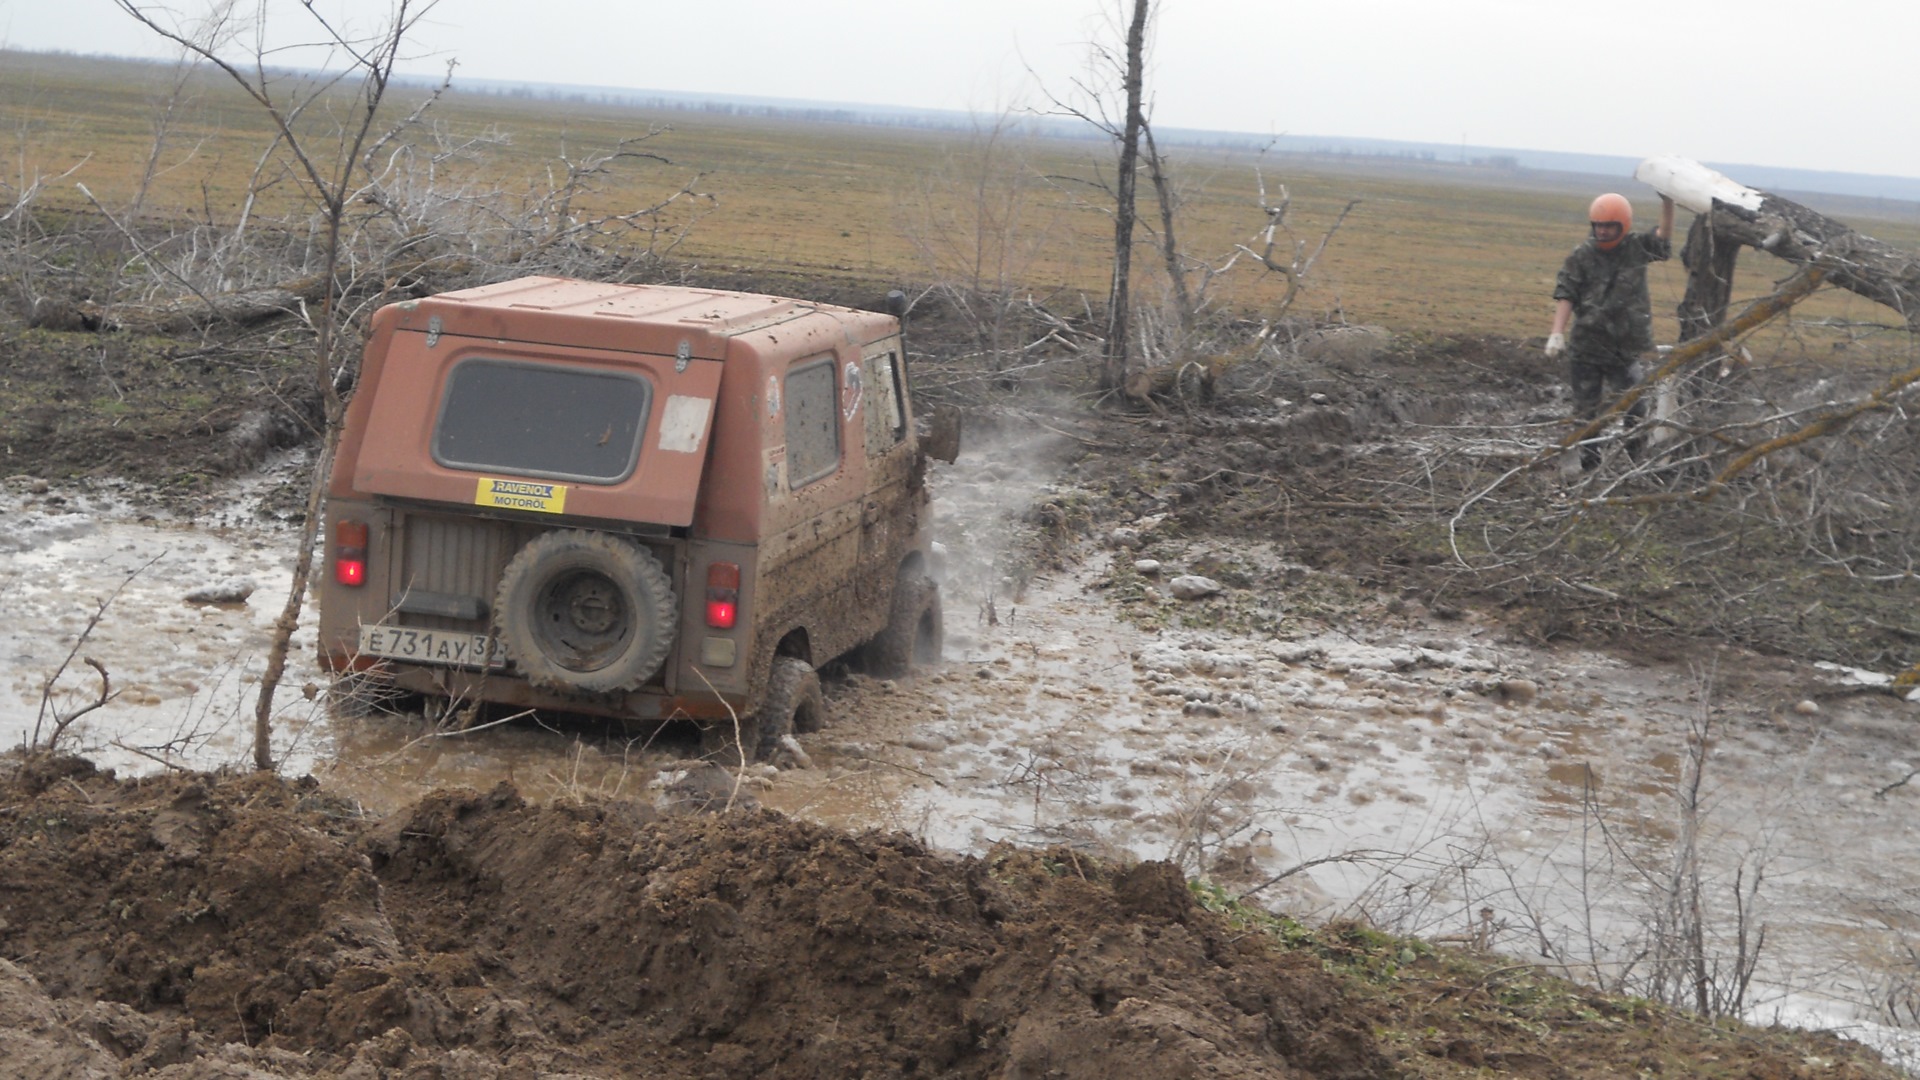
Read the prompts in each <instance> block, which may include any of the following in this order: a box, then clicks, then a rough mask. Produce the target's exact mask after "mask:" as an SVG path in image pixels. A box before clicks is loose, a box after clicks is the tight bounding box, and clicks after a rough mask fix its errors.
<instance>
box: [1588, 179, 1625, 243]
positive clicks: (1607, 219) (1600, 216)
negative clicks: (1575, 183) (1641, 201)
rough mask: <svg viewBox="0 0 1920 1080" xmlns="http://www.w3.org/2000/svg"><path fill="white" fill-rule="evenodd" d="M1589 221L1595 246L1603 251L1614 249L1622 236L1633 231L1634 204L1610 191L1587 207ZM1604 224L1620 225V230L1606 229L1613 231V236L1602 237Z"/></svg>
mask: <svg viewBox="0 0 1920 1080" xmlns="http://www.w3.org/2000/svg"><path fill="white" fill-rule="evenodd" d="M1587 221H1588V222H1589V223H1591V225H1592V227H1593V243H1594V246H1596V247H1598V248H1599V249H1600V250H1601V251H1612V250H1613V249H1614V248H1617V247H1619V246H1620V241H1621V239H1622V238H1624V237H1625V236H1626V235H1627V234H1628V233H1629V232H1632V231H1633V205H1632V204H1631V203H1629V202H1627V200H1626V198H1625V197H1623V196H1620V195H1615V194H1614V193H1613V192H1611V191H1609V192H1607V193H1606V194H1605V195H1602V196H1600V197H1599V198H1597V199H1595V200H1593V205H1592V206H1589V207H1587ZM1602 225H1618V226H1620V231H1619V232H1617V233H1614V232H1613V230H1611V229H1609V230H1606V231H1607V232H1609V233H1612V236H1611V237H1610V238H1608V239H1602V238H1601V235H1600V233H1601V229H1600V226H1602Z"/></svg>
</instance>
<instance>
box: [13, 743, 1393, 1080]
mask: <svg viewBox="0 0 1920 1080" xmlns="http://www.w3.org/2000/svg"><path fill="white" fill-rule="evenodd" d="M0 882H4V885H3V886H0V920H4V921H3V922H0V945H4V947H5V954H4V955H6V956H7V957H11V958H13V959H14V960H15V961H16V963H17V966H5V967H0V1018H4V1019H6V1020H8V1021H10V1022H9V1023H8V1024H7V1027H8V1029H9V1031H10V1032H11V1033H12V1034H11V1035H10V1036H9V1037H8V1038H7V1039H4V1040H0V1055H4V1056H5V1058H6V1059H7V1060H8V1062H9V1067H10V1069H12V1070H15V1071H17V1070H20V1069H27V1070H29V1071H34V1072H39V1073H41V1074H47V1075H52V1074H61V1073H63V1074H65V1075H76V1076H79V1075H102V1076H110V1075H118V1074H120V1073H121V1072H123V1071H124V1072H129V1073H131V1072H134V1071H144V1070H156V1069H158V1070H167V1071H173V1070H181V1071H180V1072H179V1075H189V1074H191V1075H218V1074H219V1072H220V1071H221V1070H223V1069H226V1068H228V1067H232V1068H235V1069H238V1068H242V1067H244V1068H251V1069H255V1070H262V1071H265V1072H267V1073H268V1074H277V1075H286V1076H308V1075H353V1074H355V1073H358V1074H361V1075H388V1074H407V1075H413V1074H415V1071H416V1070H418V1071H419V1074H420V1075H462V1076H495V1075H501V1076H504V1075H525V1074H527V1073H528V1072H556V1071H557V1072H562V1073H574V1074H582V1075H592V1076H687V1077H706V1076H741V1075H752V1076H791V1077H804V1076H822V1077H826V1076H833V1077H840V1076H853V1075H864V1076H901V1077H907V1076H955V1077H967V1076H980V1077H986V1076H996V1077H998V1076H1009V1077H1025V1076H1033V1077H1039V1076H1050V1077H1076V1076H1084V1077H1096V1076H1099V1077H1106V1076H1117V1075H1129V1076H1137V1077H1149V1078H1151V1077H1175V1076H1183V1077H1184V1076H1211V1077H1236V1076H1247V1077H1252V1076H1301V1077H1346V1076H1375V1075H1381V1074H1382V1073H1383V1072H1385V1071H1386V1068H1387V1066H1386V1063H1385V1059H1384V1058H1383V1057H1381V1055H1380V1053H1379V1052H1378V1050H1376V1048H1375V1046H1374V1044H1373V1040H1372V1037H1371V1035H1370V1034H1369V1033H1368V1029H1367V1024H1366V1020H1365V1017H1364V1016H1362V1015H1359V1014H1358V1013H1357V1011H1356V1010H1355V1009H1354V1008H1353V1007H1352V1004H1351V1002H1349V1001H1347V1000H1346V999H1345V998H1344V997H1343V994H1342V991H1341V990H1340V988H1339V986H1338V984H1337V983H1336V982H1335V980H1334V979H1333V977H1331V976H1329V975H1327V974H1325V973H1324V972H1323V971H1322V970H1321V968H1320V965H1319V961H1318V960H1317V959H1316V958H1312V957H1310V956H1305V955H1296V954H1292V953H1289V952H1287V951H1284V950H1282V949H1279V948H1277V947H1276V946H1274V945H1272V944H1270V943H1269V942H1268V941H1267V940H1266V939H1263V938H1260V937H1258V936H1252V937H1249V936H1248V935H1245V934H1244V933H1241V932H1238V931H1234V930H1231V929H1229V928H1228V927H1227V925H1226V924H1225V923H1224V922H1222V921H1221V920H1220V919H1219V918H1218V917H1217V916H1215V915H1212V914H1211V913H1209V912H1206V911H1204V910H1201V909H1200V908H1199V907H1197V906H1196V905H1195V903H1194V901H1193V899H1192V896H1191V894H1190V893H1189V892H1188V891H1187V887H1186V884H1185V882H1184V881H1183V880H1182V879H1181V877H1180V876H1179V874H1178V873H1177V872H1175V871H1173V870H1172V869H1171V868H1169V867H1166V866H1163V865H1160V864H1144V865H1141V866H1137V867H1132V868H1128V869H1119V868H1114V867H1111V866H1108V865H1105V864H1100V863H1094V862H1089V861H1086V860H1084V859H1076V858H1074V857H1073V856H1071V855H1067V854H1064V853H1062V854H1058V855H1047V854H1040V853H1014V852H1008V853H1005V854H1002V855H999V856H996V857H993V858H988V859H969V860H964V861H956V860H953V859H951V858H948V857H943V856H939V855H935V854H933V853H931V852H929V851H927V850H926V849H924V848H922V847H920V846H918V845H917V844H915V843H913V842H912V841H910V840H908V839H906V838H904V837H900V836H880V835H869V836H850V835H846V834H842V833H838V832H834V831H831V830H828V829H824V828H820V827H816V826H812V825H807V824H803V823H800V822H796V821H793V820H790V819H787V818H784V817H781V816H779V815H777V814H773V813H771V812H761V811H755V812H749V813H745V814H731V815H725V816H711V815H693V816H671V817H661V816H659V815H657V814H656V813H655V812H654V811H653V810H652V809H651V808H650V807H648V806H644V805H639V804H633V803H621V802H601V801H595V802H581V803H565V804H559V805H552V806H544V807H534V806H529V805H527V804H526V803H525V802H524V801H523V800H522V799H521V798H520V797H519V795H518V794H517V793H515V792H514V791H513V790H511V789H509V788H504V787H503V788H499V789H496V790H494V791H491V792H488V793H485V794H480V793H475V792H471V791H462V792H454V793H445V794H436V795H433V796H430V797H429V798H427V799H426V800H424V801H423V802H421V803H420V804H418V805H417V806H415V807H414V808H412V809H411V810H410V811H407V812H405V813H402V814H399V815H396V816H394V817H391V818H388V819H385V820H370V819H366V818H362V817H360V816H359V815H357V814H356V813H354V812H353V810H352V808H351V807H348V806H346V805H343V804H341V803H340V802H338V801H337V800H334V799H332V798H331V797H329V796H327V795H325V794H324V793H322V792H320V791H319V790H318V789H316V788H315V787H313V786H311V784H309V783H293V782H285V781H281V780H278V779H275V778H271V777H258V776H249V777H241V778H232V779H218V780H216V779H214V778H210V777H206V776H187V775H178V776H166V777H160V778H156V779H150V780H144V781H126V782H120V781H116V780H114V779H113V778H112V777H110V776H103V775H97V774H94V773H93V772H92V770H91V767H89V766H87V765H85V763H84V762H65V763H54V764H53V765H51V766H49V765H48V764H46V763H41V764H39V765H36V766H35V767H34V768H32V769H16V770H15V771H14V772H13V773H12V775H11V776H9V777H7V778H6V780H5V781H4V782H3V783H0ZM235 1075H238V1073H235ZM254 1075H258V1073H257V1072H256V1073H255V1074H254Z"/></svg>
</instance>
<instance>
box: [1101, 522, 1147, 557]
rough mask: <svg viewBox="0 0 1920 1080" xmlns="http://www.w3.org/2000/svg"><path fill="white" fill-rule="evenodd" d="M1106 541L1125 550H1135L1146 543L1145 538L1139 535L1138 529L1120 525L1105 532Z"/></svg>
mask: <svg viewBox="0 0 1920 1080" xmlns="http://www.w3.org/2000/svg"><path fill="white" fill-rule="evenodd" d="M1107 543H1109V544H1111V545H1113V546H1114V547H1117V548H1120V549H1122V550H1125V551H1137V550H1139V549H1140V547H1141V546H1142V545H1144V544H1145V543H1146V539H1145V538H1144V537H1142V536H1141V535H1140V530H1139V529H1129V528H1126V527H1124V526H1122V527H1121V528H1118V529H1115V530H1113V531H1112V532H1110V533H1108V534H1107Z"/></svg>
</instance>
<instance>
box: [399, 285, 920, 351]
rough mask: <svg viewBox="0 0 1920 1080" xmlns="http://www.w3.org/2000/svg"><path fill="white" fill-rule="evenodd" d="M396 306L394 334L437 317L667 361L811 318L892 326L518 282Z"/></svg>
mask: <svg viewBox="0 0 1920 1080" xmlns="http://www.w3.org/2000/svg"><path fill="white" fill-rule="evenodd" d="M397 306H398V307H399V308H400V311H401V314H400V323H399V326H398V327H397V328H398V329H406V330H422V331H428V332H431V331H432V329H433V328H432V327H431V326H430V325H429V324H430V322H431V320H432V319H434V318H436V317H437V318H439V319H440V320H441V324H440V326H439V329H440V330H441V331H442V332H444V333H449V334H461V335H466V336H472V337H487V338H501V339H508V340H516V341H537V342H545V343H551V344H583V345H597V346H601V347H612V348H623V347H624V348H627V349H641V350H645V351H665V352H668V353H671V352H673V351H674V348H675V347H676V346H677V344H678V341H679V340H682V339H684V340H686V341H687V342H688V345H689V349H690V354H691V355H693V356H696V357H702V358H714V359H717V358H719V357H720V356H721V355H722V354H723V353H724V350H725V339H727V338H731V337H737V336H739V335H742V334H746V333H749V332H751V331H755V330H764V329H766V328H768V327H772V326H778V325H780V324H782V323H789V322H793V321H796V320H800V319H806V318H808V317H810V316H825V317H828V318H831V319H833V320H834V321H836V322H839V323H841V324H843V325H844V326H846V328H847V330H848V331H849V332H850V333H853V334H855V335H857V336H863V337H865V336H869V335H870V334H878V333H884V332H885V330H886V326H885V325H884V324H886V323H891V322H892V319H891V318H890V317H889V316H885V315H880V314H877V313H874V312H869V311H859V310H856V309H854V308H845V307H838V306H835V305H831V304H818V303H812V302H809V301H804V300H793V299H788V298H785V297H778V296H767V295H763V294H758V293H743V292H728V291H725V290H719V289H696V288H688V287H685V286H677V285H625V284H610V283H607V282H595V281H579V280H575V279H571V278H559V277H523V278H515V279H514V280H511V281H503V282H499V283H497V284H493V285H482V286H480V287H478V288H472V289H460V290H458V291H455V292H445V293H439V294H437V295H434V296H429V297H426V298H424V299H421V300H417V301H411V302H409V303H406V304H401V305H397ZM866 324H871V325H866ZM862 330H865V331H867V333H866V334H862V333H861V331H862ZM669 338H671V339H674V340H673V341H672V343H670V344H669V343H667V339H669ZM615 339H618V341H620V342H624V343H625V344H624V345H623V344H619V343H616V340H615Z"/></svg>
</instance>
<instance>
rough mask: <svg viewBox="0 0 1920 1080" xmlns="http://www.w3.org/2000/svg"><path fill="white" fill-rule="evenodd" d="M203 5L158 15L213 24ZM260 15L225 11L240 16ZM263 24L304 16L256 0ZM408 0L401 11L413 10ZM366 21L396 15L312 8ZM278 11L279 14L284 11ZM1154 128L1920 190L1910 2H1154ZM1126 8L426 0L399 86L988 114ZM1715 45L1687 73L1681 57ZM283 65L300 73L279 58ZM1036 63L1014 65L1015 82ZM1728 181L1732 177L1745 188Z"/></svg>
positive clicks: (15, 37)
mask: <svg viewBox="0 0 1920 1080" xmlns="http://www.w3.org/2000/svg"><path fill="white" fill-rule="evenodd" d="M206 2H207V0H168V3H169V4H170V5H171V7H172V8H173V9H175V10H179V11H199V10H204V7H205V4H206ZM261 2H263V0H238V3H239V7H240V8H241V9H242V10H243V11H249V12H250V11H252V10H254V9H255V7H256V6H257V5H258V4H259V3H261ZM264 2H265V3H266V4H267V5H268V7H269V9H270V10H272V11H273V14H272V16H271V19H272V20H273V22H274V24H275V25H276V26H278V27H280V28H283V29H284V28H287V27H301V26H302V22H301V20H305V19H307V18H308V17H307V16H306V15H305V14H304V13H302V12H301V11H299V10H298V9H297V8H296V7H293V6H291V5H290V4H289V3H288V0H264ZM416 2H417V0H416ZM316 3H317V5H318V6H319V8H320V9H322V10H328V9H331V10H332V11H334V12H336V13H339V14H340V16H341V17H342V18H343V19H344V20H346V21H348V22H350V23H352V24H353V25H356V26H359V27H362V28H371V27H373V26H375V25H377V24H378V23H379V22H381V21H383V20H384V19H385V18H386V16H387V13H388V11H389V10H390V4H389V0H316ZM282 6H285V7H286V10H284V11H282V10H277V9H278V8H279V7H282ZM1157 6H1158V8H1159V11H1158V14H1157V16H1156V18H1157V25H1156V27H1155V32H1154V38H1153V41H1152V52H1151V68H1150V76H1149V78H1150V90H1151V96H1152V99H1153V106H1154V112H1153V116H1154V121H1155V123H1156V124H1158V125H1160V126H1162V127H1197V128H1215V129H1224V130H1232V131H1246V132H1253V133H1272V134H1287V135H1340V136H1350V137H1369V138H1384V139H1407V140H1415V141H1423V142H1440V143H1446V144H1449V145H1452V144H1458V143H1468V144H1472V145H1475V146H1488V147H1510V148H1516V149H1532V150H1565V151H1575V152H1585V153H1600V154H1620V155H1625V156H1629V157H1646V156H1651V155H1654V154H1678V155H1681V156H1684V157H1691V158H1696V159H1699V160H1702V161H1714V162H1721V163H1727V164H1734V163H1750V164H1760V165H1775V166H1789V167H1797V168H1808V169H1827V170H1836V171H1844V172H1864V173H1881V174H1888V175H1896V176H1910V177H1920V138H1916V137H1915V136H1916V131H1915V120H1914V117H1913V112H1914V110H1913V104H1912V103H1913V99H1914V90H1913V88H1914V85H1915V83H1914V79H1915V76H1914V69H1915V66H1916V62H1915V59H1914V57H1915V50H1916V49H1917V48H1920V3H1916V2H1915V0H1826V2H1825V3H1822V4H1815V3H1811V2H1809V0H1744V2H1740V3H1733V2H1728V0H1612V2H1595V3H1579V4H1575V3H1564V2H1558V0H1345V2H1343V3H1330V2H1327V0H1319V2H1317V3H1312V4H1290V3H1286V2H1284V0H1161V2H1160V3H1159V4H1158V5H1157ZM1119 9H1120V0H673V2H666V3H662V2H656V0H441V2H440V3H439V5H438V6H437V7H435V8H434V9H433V10H432V12H431V13H430V14H429V16H428V17H427V19H426V20H425V21H424V22H423V23H422V24H421V25H420V27H419V28H418V29H417V30H416V31H415V33H414V34H413V35H412V41H413V43H414V46H415V48H414V53H415V58H414V59H413V60H411V61H410V62H409V64H408V67H409V69H410V70H414V71H419V72H423V73H425V72H436V71H437V70H438V69H439V68H440V67H441V66H442V65H443V64H444V62H445V60H447V59H457V60H458V61H459V62H460V68H459V74H458V76H456V78H458V77H460V76H464V77H468V78H484V79H511V80H526V81H530V82H549V83H578V84H586V85H603V86H620V87H632V88H635V89H653V90H675V91H691V92H706V93H716V94H748V95H757V96H767V97H781V98H797V99H806V100H816V101H833V102H853V103H878V104H897V105H912V106H928V107H935V108H949V109H970V110H976V111H981V112H997V111H999V110H1000V109H1001V108H1003V107H1005V106H1006V105H1008V104H1009V103H1015V102H1022V101H1024V102H1029V103H1031V102H1034V101H1036V100H1039V99H1040V95H1039V92H1038V88H1039V87H1042V86H1044V87H1046V88H1048V89H1051V90H1054V91H1056V92H1060V93H1065V92H1067V91H1068V90H1069V89H1070V86H1071V82H1072V80H1073V79H1074V78H1075V77H1076V76H1080V75H1083V74H1084V72H1085V60H1086V56H1087V53H1088V50H1087V42H1088V41H1090V40H1092V39H1094V38H1095V37H1101V36H1104V37H1106V38H1107V39H1108V40H1112V39H1113V35H1114V34H1115V33H1116V31H1115V30H1114V24H1115V22H1117V20H1118V15H1117V12H1118V11H1119ZM1696 42H1700V43H1707V44H1706V46H1705V47H1704V48H1703V49H1702V50H1701V55H1704V56H1709V57H1712V58H1713V62H1710V63H1709V62H1703V61H1702V60H1701V59H1699V58H1697V57H1695V56H1693V55H1690V53H1691V51H1692V47H1693V44H1694V43H1696ZM0 43H4V44H5V45H6V46H7V47H11V48H18V49H65V50H72V51H77V52H99V53H112V54H119V55H132V56H165V55H167V52H166V49H165V47H164V46H163V44H162V43H160V42H158V41H157V40H156V39H155V38H154V36H153V35H152V34H151V33H149V32H147V31H145V30H144V29H142V28H140V27H139V26H138V25H137V24H135V23H134V21H133V20H132V19H131V18H129V17H128V16H126V15H125V14H123V13H122V12H120V11H119V10H118V9H117V8H116V7H115V5H114V3H113V0H0ZM289 62H291V59H289ZM1029 69H1031V71H1029ZM1736 176H1737V174H1736Z"/></svg>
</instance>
